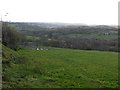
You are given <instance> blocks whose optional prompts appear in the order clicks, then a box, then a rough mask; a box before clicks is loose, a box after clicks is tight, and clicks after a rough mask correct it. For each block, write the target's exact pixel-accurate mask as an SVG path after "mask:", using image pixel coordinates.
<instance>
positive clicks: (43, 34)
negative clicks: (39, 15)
mask: <svg viewBox="0 0 120 90" xmlns="http://www.w3.org/2000/svg"><path fill="white" fill-rule="evenodd" d="M9 25H11V26H12V27H15V28H17V30H18V31H19V33H20V34H21V36H22V45H25V46H29V45H31V46H35V47H39V46H50V47H58V48H70V49H80V50H99V51H114V52H117V51H118V28H117V27H115V26H108V25H94V26H88V25H79V24H65V23H25V22H24V23H19V22H18V23H17V22H16V23H15V22H11V23H9Z"/></svg>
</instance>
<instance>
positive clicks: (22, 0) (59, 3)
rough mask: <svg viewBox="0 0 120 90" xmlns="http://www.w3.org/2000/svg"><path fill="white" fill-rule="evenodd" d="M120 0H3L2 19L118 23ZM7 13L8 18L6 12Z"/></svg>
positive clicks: (1, 2) (0, 4)
mask: <svg viewBox="0 0 120 90" xmlns="http://www.w3.org/2000/svg"><path fill="white" fill-rule="evenodd" d="M118 1H119V0H0V15H2V18H3V20H8V21H17V22H63V23H83V24H88V25H93V24H94V25H95V24H97V25H98V24H99V25H117V24H118ZM7 12H8V16H7V19H6V17H5V13H7Z"/></svg>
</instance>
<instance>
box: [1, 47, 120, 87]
mask: <svg viewBox="0 0 120 90" xmlns="http://www.w3.org/2000/svg"><path fill="white" fill-rule="evenodd" d="M17 53H18V54H19V55H21V58H22V57H23V58H22V60H23V61H22V62H21V63H19V64H18V63H14V64H11V66H10V68H6V70H5V71H4V75H7V76H8V77H9V78H8V80H7V81H5V80H4V81H3V88H4V87H18V88H20V87H26V88H116V87H118V54H117V53H115V52H101V51H84V50H73V49H60V48H51V50H28V49H24V50H20V51H18V52H17ZM7 76H6V77H7Z"/></svg>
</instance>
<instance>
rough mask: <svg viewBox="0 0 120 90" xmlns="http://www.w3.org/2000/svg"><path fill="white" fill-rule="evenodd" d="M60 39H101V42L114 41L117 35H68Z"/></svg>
mask: <svg viewBox="0 0 120 90" xmlns="http://www.w3.org/2000/svg"><path fill="white" fill-rule="evenodd" d="M61 38H83V39H101V40H114V39H117V38H118V36H117V35H99V34H96V33H95V34H69V35H63V36H61Z"/></svg>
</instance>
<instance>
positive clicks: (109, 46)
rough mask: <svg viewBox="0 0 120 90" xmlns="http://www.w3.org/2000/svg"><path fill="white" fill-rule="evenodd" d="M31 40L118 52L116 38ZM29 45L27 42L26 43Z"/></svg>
mask: <svg viewBox="0 0 120 90" xmlns="http://www.w3.org/2000/svg"><path fill="white" fill-rule="evenodd" d="M29 42H32V44H33V45H35V46H40V45H42V46H51V47H58V48H70V49H80V50H99V51H114V52H118V51H119V49H118V40H117V39H116V40H109V41H108V40H99V39H71V40H70V39H66V40H55V39H51V40H48V39H41V40H36V41H29ZM26 45H29V44H26Z"/></svg>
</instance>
